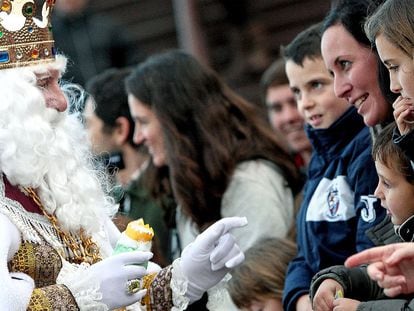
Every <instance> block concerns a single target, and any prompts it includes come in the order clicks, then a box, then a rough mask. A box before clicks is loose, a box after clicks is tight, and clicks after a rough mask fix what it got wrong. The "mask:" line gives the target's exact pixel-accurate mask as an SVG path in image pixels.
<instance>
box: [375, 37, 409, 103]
mask: <svg viewBox="0 0 414 311" xmlns="http://www.w3.org/2000/svg"><path fill="white" fill-rule="evenodd" d="M375 45H376V46H377V49H378V54H379V56H380V58H381V61H382V62H383V63H384V65H385V67H387V69H388V71H389V73H390V81H391V83H390V89H391V91H392V92H394V93H397V94H401V96H402V97H404V98H407V99H410V100H414V60H413V58H412V57H410V56H408V55H407V54H405V53H404V52H403V51H402V50H401V49H400V48H398V47H397V46H395V45H394V44H392V43H391V42H390V41H389V40H388V39H387V38H386V37H385V36H384V35H382V34H380V35H378V36H377V37H376V38H375Z"/></svg>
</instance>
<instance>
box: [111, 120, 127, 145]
mask: <svg viewBox="0 0 414 311" xmlns="http://www.w3.org/2000/svg"><path fill="white" fill-rule="evenodd" d="M115 124H116V125H115V130H114V132H113V134H112V135H114V139H115V142H116V144H118V145H119V146H121V145H123V144H125V143H127V142H128V136H129V131H130V130H131V126H130V124H129V121H128V119H127V118H125V117H118V118H117V119H116V120H115Z"/></svg>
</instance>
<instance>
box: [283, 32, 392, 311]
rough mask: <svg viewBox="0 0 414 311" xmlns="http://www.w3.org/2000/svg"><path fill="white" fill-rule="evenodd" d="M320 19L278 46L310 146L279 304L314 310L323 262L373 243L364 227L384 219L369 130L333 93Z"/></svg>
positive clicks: (334, 260)
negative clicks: (294, 248) (293, 251)
mask: <svg viewBox="0 0 414 311" xmlns="http://www.w3.org/2000/svg"><path fill="white" fill-rule="evenodd" d="M320 30H321V24H316V25H314V26H312V27H310V28H308V29H306V30H305V31H303V32H302V33H300V34H299V35H298V36H297V37H296V38H295V39H294V40H293V41H292V42H291V43H290V44H289V45H288V46H286V47H283V48H282V53H283V56H284V58H285V60H286V73H287V76H288V79H289V84H290V87H291V89H292V91H293V93H294V94H295V97H296V100H297V103H298V109H299V111H300V112H301V114H302V115H303V117H304V119H305V121H306V123H307V124H306V128H305V130H306V132H307V135H308V137H309V139H310V141H311V144H312V147H313V154H312V158H311V161H310V164H309V168H308V179H307V182H306V184H305V187H304V196H303V202H302V205H301V208H300V211H299V214H298V216H297V220H296V222H297V244H298V255H297V256H296V257H295V258H294V259H293V260H292V261H291V263H290V264H289V267H288V272H287V276H286V281H285V289H284V297H283V306H284V310H286V311H292V310H299V311H304V310H312V306H311V302H310V299H309V286H310V284H311V280H312V277H313V276H314V275H315V274H316V273H317V272H319V271H320V270H321V269H323V268H326V267H329V266H332V265H339V264H343V263H344V261H345V259H346V258H347V257H348V256H350V255H351V254H354V253H355V252H358V251H361V250H363V249H366V248H369V247H372V246H373V245H374V243H373V242H372V241H371V240H370V239H369V238H368V237H367V236H366V234H365V232H366V231H367V230H368V229H369V228H371V227H372V226H375V225H377V224H378V223H379V222H381V221H382V220H383V219H384V216H385V212H384V209H382V208H381V206H380V202H379V201H378V200H377V199H376V198H375V197H374V196H372V194H373V193H374V191H375V188H376V185H377V183H378V177H377V174H376V170H375V165H374V161H373V160H372V158H371V138H370V133H369V129H368V128H367V127H366V126H365V125H364V122H363V119H362V117H361V116H360V115H358V113H357V111H356V109H355V108H354V107H352V106H351V105H350V104H349V103H347V102H346V101H345V100H343V99H339V98H337V97H336V96H335V93H334V85H333V81H334V80H333V77H332V75H331V74H330V73H329V72H328V70H327V69H326V67H325V64H324V62H323V59H322V55H321V50H320V41H321V35H320Z"/></svg>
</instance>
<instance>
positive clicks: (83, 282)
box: [56, 260, 109, 311]
mask: <svg viewBox="0 0 414 311" xmlns="http://www.w3.org/2000/svg"><path fill="white" fill-rule="evenodd" d="M62 264H63V265H62V269H61V271H60V273H59V275H58V278H57V280H56V283H57V284H63V285H65V286H66V287H67V288H69V290H70V291H71V293H72V295H73V297H74V298H75V300H76V303H77V304H78V307H79V309H80V310H82V311H107V310H109V308H108V306H107V305H106V304H104V303H102V302H101V301H100V300H102V293H101V292H100V291H99V290H100V288H99V282H97V281H96V280H93V279H92V278H91V275H90V273H88V268H89V264H86V263H82V264H80V265H77V264H71V263H69V262H68V261H66V260H62Z"/></svg>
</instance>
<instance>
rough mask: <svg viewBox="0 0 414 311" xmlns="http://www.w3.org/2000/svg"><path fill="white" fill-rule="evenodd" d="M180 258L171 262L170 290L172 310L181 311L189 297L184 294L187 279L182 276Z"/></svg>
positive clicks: (186, 304) (187, 302)
mask: <svg viewBox="0 0 414 311" xmlns="http://www.w3.org/2000/svg"><path fill="white" fill-rule="evenodd" d="M180 260H181V259H180V258H178V259H176V260H174V262H173V263H172V266H173V268H172V274H171V283H170V284H171V291H172V297H173V299H172V300H173V307H172V308H171V310H172V311H182V310H185V309H187V307H188V304H189V302H190V299H189V298H188V297H187V296H186V295H185V293H186V292H187V287H188V279H187V278H186V277H185V276H184V274H183V273H182V270H181V265H180Z"/></svg>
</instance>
